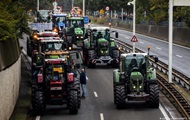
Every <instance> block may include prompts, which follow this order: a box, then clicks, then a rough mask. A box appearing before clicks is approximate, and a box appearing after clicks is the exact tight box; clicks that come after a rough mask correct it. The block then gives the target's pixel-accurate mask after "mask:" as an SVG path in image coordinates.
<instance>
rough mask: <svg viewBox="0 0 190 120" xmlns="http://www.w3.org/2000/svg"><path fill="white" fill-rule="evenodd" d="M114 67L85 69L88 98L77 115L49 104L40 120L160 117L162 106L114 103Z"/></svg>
mask: <svg viewBox="0 0 190 120" xmlns="http://www.w3.org/2000/svg"><path fill="white" fill-rule="evenodd" d="M112 71H113V69H112V68H107V67H98V68H96V69H88V68H87V69H86V72H87V76H88V78H89V79H88V81H87V97H86V99H82V105H81V108H80V109H79V113H78V114H77V115H69V112H68V110H66V106H59V107H57V106H48V107H47V109H46V112H45V114H44V115H43V116H41V120H61V119H64V120H126V119H128V120H160V118H164V116H163V115H162V112H161V111H160V109H153V108H150V107H149V106H148V105H147V104H145V103H144V102H130V103H128V104H127V105H126V109H122V110H117V109H116V107H115V105H114V103H113V84H112Z"/></svg>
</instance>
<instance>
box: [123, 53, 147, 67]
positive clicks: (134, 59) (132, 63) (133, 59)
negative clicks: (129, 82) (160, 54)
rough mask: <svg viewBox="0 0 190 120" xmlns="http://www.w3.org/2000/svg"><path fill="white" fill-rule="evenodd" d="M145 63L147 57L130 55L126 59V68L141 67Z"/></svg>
mask: <svg viewBox="0 0 190 120" xmlns="http://www.w3.org/2000/svg"><path fill="white" fill-rule="evenodd" d="M144 62H145V57H144V56H143V55H136V56H133V55H129V56H127V57H126V60H125V66H126V67H140V66H141V65H142V64H143V63H144Z"/></svg>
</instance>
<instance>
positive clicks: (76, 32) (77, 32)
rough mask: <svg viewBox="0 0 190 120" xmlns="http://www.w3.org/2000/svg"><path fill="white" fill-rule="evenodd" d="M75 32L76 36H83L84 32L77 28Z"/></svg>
mask: <svg viewBox="0 0 190 120" xmlns="http://www.w3.org/2000/svg"><path fill="white" fill-rule="evenodd" d="M74 31H75V34H76V35H83V30H82V29H81V28H75V30H74Z"/></svg>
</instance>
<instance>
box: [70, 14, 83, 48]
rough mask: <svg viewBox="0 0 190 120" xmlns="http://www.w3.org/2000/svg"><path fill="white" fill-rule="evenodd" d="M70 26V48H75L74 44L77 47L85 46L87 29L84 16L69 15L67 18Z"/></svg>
mask: <svg viewBox="0 0 190 120" xmlns="http://www.w3.org/2000/svg"><path fill="white" fill-rule="evenodd" d="M67 22H68V27H67V28H66V41H67V47H68V48H69V49H72V48H73V44H74V45H76V46H77V47H83V40H84V39H85V37H86V36H85V35H86V29H85V27H84V17H69V18H68V19H67Z"/></svg>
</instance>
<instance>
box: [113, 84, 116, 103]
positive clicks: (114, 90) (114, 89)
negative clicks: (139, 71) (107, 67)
mask: <svg viewBox="0 0 190 120" xmlns="http://www.w3.org/2000/svg"><path fill="white" fill-rule="evenodd" d="M113 94H114V104H116V85H115V84H114V85H113Z"/></svg>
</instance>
